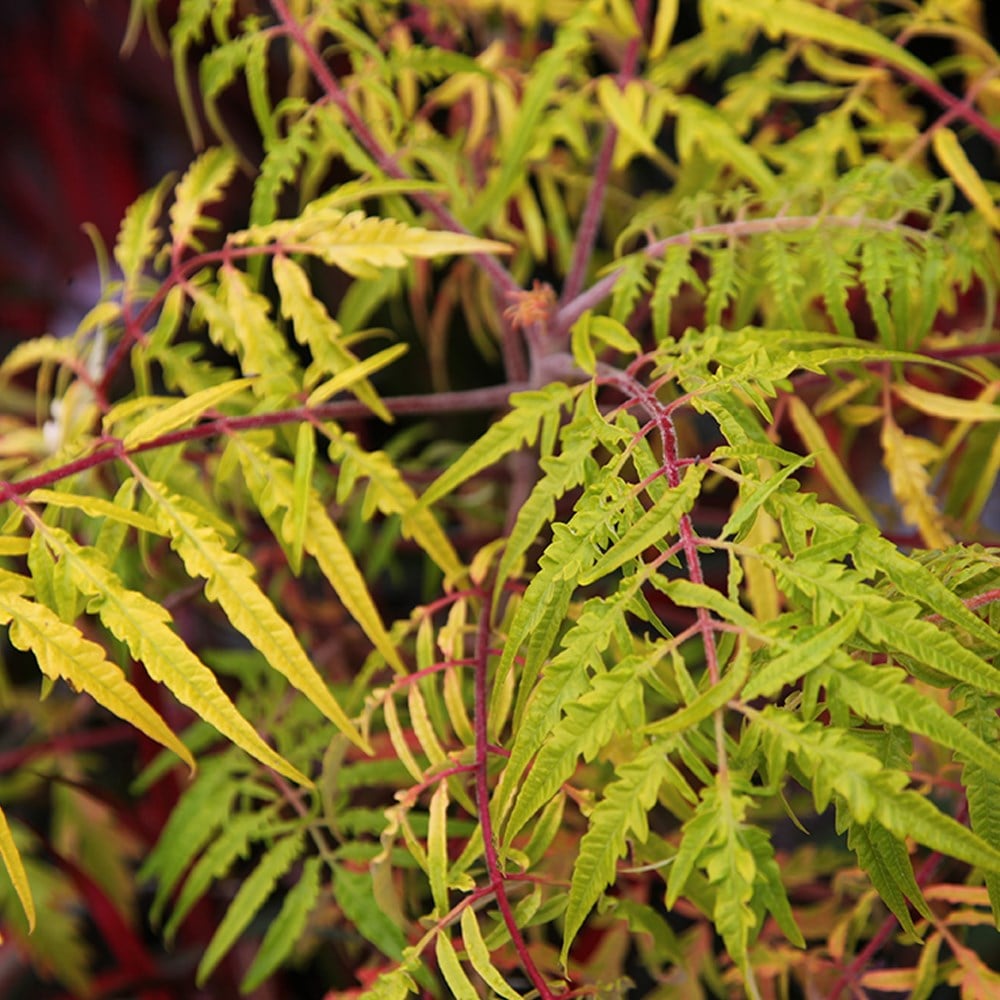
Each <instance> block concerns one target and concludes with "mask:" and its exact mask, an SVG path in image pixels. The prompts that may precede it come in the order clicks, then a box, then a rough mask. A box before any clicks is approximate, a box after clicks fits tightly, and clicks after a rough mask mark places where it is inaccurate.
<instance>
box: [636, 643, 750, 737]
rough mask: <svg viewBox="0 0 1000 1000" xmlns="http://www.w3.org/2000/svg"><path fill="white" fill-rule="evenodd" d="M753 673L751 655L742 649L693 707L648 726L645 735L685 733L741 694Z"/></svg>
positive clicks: (658, 735) (693, 702)
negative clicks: (750, 673)
mask: <svg viewBox="0 0 1000 1000" xmlns="http://www.w3.org/2000/svg"><path fill="white" fill-rule="evenodd" d="M749 672H750V656H749V653H748V651H747V648H746V647H745V646H744V647H741V649H740V652H739V653H738V654H737V656H736V658H735V661H734V662H733V665H732V667H731V668H730V669H729V670H728V671H727V672H726V673H725V675H724V676H723V677H722V678H720V680H719V681H718V682H717V683H715V684H713V685H712V686H711V687H709V688H708V689H707V690H705V691H703V692H702V693H701V694H700V695H698V697H697V698H695V699H694V701H692V702H691V704H690V705H688V706H686V707H685V708H682V709H681V710H680V711H679V712H674V714H673V715H670V716H667V718H665V719H662V720H660V721H659V722H653V723H650V724H649V725H648V726H646V728H645V730H644V732H645V733H646V735H648V736H655V737H661V736H667V735H671V734H673V733H683V732H684V731H685V730H688V729H691V728H693V727H694V726H696V725H697V724H698V723H699V722H701V721H702V720H703V719H707V718H708V717H709V716H710V715H712V714H713V713H714V712H717V711H719V710H720V709H721V708H723V706H725V704H726V703H727V702H728V701H729V700H730V699H731V698H734V697H735V696H736V695H737V693H739V690H740V688H741V687H742V686H743V683H744V681H746V679H747V675H748V674H749Z"/></svg>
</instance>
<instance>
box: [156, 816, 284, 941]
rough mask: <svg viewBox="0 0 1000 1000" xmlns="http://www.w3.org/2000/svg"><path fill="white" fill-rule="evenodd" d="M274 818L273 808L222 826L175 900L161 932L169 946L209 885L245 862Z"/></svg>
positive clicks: (231, 818)
mask: <svg viewBox="0 0 1000 1000" xmlns="http://www.w3.org/2000/svg"><path fill="white" fill-rule="evenodd" d="M275 815H276V807H273V806H272V807H268V808H267V809H259V810H256V811H254V812H244V813H237V814H236V815H235V816H230V817H229V818H228V819H227V821H226V822H224V823H223V824H222V826H221V827H220V828H219V831H218V833H217V835H216V836H215V838H214V839H212V840H211V843H209V845H208V849H207V850H206V851H205V853H204V854H203V855H202V856H201V857H200V858H199V859H198V861H197V863H196V864H195V865H194V867H193V868H192V869H191V871H190V873H189V874H188V876H187V879H186V880H185V882H184V886H183V888H182V889H181V891H180V894H179V895H178V897H177V902H176V904H175V905H174V909H173V912H172V913H171V914H170V920H168V921H167V925H166V927H164V929H163V936H164V937H165V938H166V939H167V941H168V942H171V941H173V938H174V935H175V934H176V933H177V928H178V927H180V925H181V922H182V921H183V920H184V918H185V917H186V916H187V915H188V914H189V913H190V912H191V910H192V908H193V907H194V906H195V904H197V902H198V900H199V899H201V898H202V896H204V895H205V893H206V892H207V891H208V889H209V886H211V884H212V882H213V881H215V880H217V879H221V878H224V877H225V876H226V875H227V874H228V873H229V870H230V869H231V868H232V866H233V865H234V864H235V863H236V861H237V860H238V859H239V858H245V857H246V856H247V855H248V854H249V853H250V845H251V843H252V842H253V841H254V840H260V839H262V838H263V837H265V836H267V835H268V833H269V826H270V825H271V823H272V822H273V820H274V817H275ZM234 919H235V918H234ZM220 926H221V925H220Z"/></svg>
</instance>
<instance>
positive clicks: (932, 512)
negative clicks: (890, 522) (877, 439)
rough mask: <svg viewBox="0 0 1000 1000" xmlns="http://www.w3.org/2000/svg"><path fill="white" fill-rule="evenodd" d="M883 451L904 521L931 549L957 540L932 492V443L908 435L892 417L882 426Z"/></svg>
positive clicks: (891, 484)
mask: <svg viewBox="0 0 1000 1000" xmlns="http://www.w3.org/2000/svg"><path fill="white" fill-rule="evenodd" d="M882 449H883V451H884V452H885V465H886V469H887V470H888V472H889V484H890V486H891V487H892V492H893V495H894V496H895V497H896V499H897V500H898V501H899V503H900V506H901V507H902V508H903V518H904V519H905V520H906V522H907V523H908V524H912V525H914V526H915V527H916V528H918V529H919V531H920V534H921V536H922V537H923V540H924V542H925V543H926V545H927V547H928V548H932V549H944V548H947V547H948V546H949V545H953V544H954V539H953V538H952V537H951V535H949V534H948V532H947V531H945V529H944V521H943V518H942V517H941V513H940V511H939V510H938V508H937V504H936V503H935V501H934V497H933V496H932V495H931V492H930V475H929V474H928V472H927V469H926V467H925V466H926V465H929V464H930V463H931V462H932V461H934V459H935V458H936V456H937V449H936V447H935V446H934V445H933V444H932V442H930V441H925V440H924V439H923V438H915V437H910V436H909V435H907V434H904V433H903V432H902V431H901V430H900V429H899V427H898V426H897V425H896V423H895V421H894V420H893V419H892V418H891V417H888V416H887V417H886V419H885V420H884V421H883V422H882Z"/></svg>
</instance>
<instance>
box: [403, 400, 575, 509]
mask: <svg viewBox="0 0 1000 1000" xmlns="http://www.w3.org/2000/svg"><path fill="white" fill-rule="evenodd" d="M572 401H573V392H572V391H571V390H570V389H568V388H567V387H566V386H565V385H563V384H562V383H559V382H556V383H553V384H552V385H548V386H546V387H545V388H544V389H538V390H532V391H530V392H516V393H513V394H512V395H511V397H510V405H511V411H510V413H507V414H505V415H504V416H503V417H501V418H500V419H499V420H497V421H495V422H494V423H493V424H491V425H490V427H489V429H488V430H487V431H486V433H485V434H483V435H482V436H481V437H480V438H479V439H478V440H477V441H476V442H475V443H474V444H473V445H471V446H470V447H469V448H468V449H467V450H466V452H465V453H464V454H463V455H462V457H461V458H460V459H458V460H457V461H455V462H452V464H451V465H450V466H449V467H448V470H447V471H446V472H444V473H442V474H441V475H440V476H439V477H438V478H437V479H435V480H434V482H433V483H432V484H431V485H430V486H429V487H428V488H427V489H426V490H425V491H424V493H423V495H422V496H421V498H420V504H421V506H423V507H433V506H434V504H436V503H437V502H438V501H439V500H440V499H441V498H442V497H445V496H447V495H448V494H449V493H451V492H452V491H454V490H455V489H456V488H457V487H458V486H460V485H461V484H462V483H464V482H466V480H468V479H471V478H472V477H473V476H475V475H476V474H477V473H479V472H482V471H483V469H488V468H489V467H490V466H492V465H496V464H497V463H498V462H499V461H500V460H501V459H502V458H503V457H504V456H505V455H509V454H510V453H511V452H513V451H517V450H518V449H520V448H523V447H525V446H527V447H530V446H531V445H533V444H534V443H535V441H536V440H537V439H538V434H539V431H540V430H541V429H542V427H543V425H544V424H546V423H548V422H550V421H553V420H558V419H559V417H560V413H561V411H562V410H563V409H564V408H565V407H567V406H569V405H570V404H571V403H572Z"/></svg>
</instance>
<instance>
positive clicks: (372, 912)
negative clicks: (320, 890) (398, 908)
mask: <svg viewBox="0 0 1000 1000" xmlns="http://www.w3.org/2000/svg"><path fill="white" fill-rule="evenodd" d="M333 894H334V897H335V899H336V902H337V905H338V906H339V907H340V908H341V909H342V910H343V911H344V916H345V917H347V919H348V920H349V921H350V922H351V923H352V924H353V925H354V926H355V927H356V928H357V929H358V931H359V932H360V933H361V935H362V936H363V937H364V938H365V940H367V941H371V943H372V944H373V945H375V947H376V948H378V950H379V951H380V952H382V954H383V955H387V956H388V957H389V958H391V959H393V960H394V961H397V962H398V961H400V960H401V959H402V957H403V949H404V948H405V947H406V936H405V935H404V934H403V932H402V930H400V928H399V927H398V926H397V925H396V924H395V923H394V922H393V919H392V917H391V916H390V914H388V913H387V912H386V911H385V910H384V909H383V908H382V907H381V906H379V905H378V902H379V901H378V898H377V896H376V895H375V893H374V889H373V885H372V876H371V873H370V872H367V871H363V872H359V871H352V870H351V869H349V868H345V867H344V866H343V865H336V866H335V867H334V869H333Z"/></svg>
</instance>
